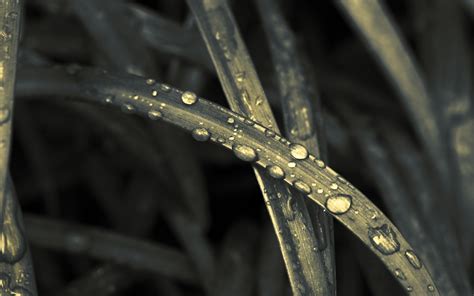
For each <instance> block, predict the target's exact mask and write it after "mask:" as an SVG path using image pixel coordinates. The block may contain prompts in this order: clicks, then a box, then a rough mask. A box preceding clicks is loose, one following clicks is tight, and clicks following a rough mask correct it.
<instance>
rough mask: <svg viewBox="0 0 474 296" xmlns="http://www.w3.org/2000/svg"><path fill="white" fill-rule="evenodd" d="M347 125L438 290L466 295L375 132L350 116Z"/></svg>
mask: <svg viewBox="0 0 474 296" xmlns="http://www.w3.org/2000/svg"><path fill="white" fill-rule="evenodd" d="M349 118H351V117H349ZM351 125H356V127H355V132H354V133H355V137H354V138H355V139H356V142H357V144H358V145H359V149H360V150H361V151H362V155H363V156H364V158H365V162H366V163H367V164H368V167H369V169H370V170H371V172H372V175H373V176H374V179H375V177H376V178H377V182H375V183H376V184H377V186H378V188H379V191H380V192H381V194H382V197H383V200H384V202H385V204H386V205H387V209H388V210H389V211H390V213H391V214H392V217H393V220H394V221H395V223H396V225H397V226H398V227H399V228H400V230H401V231H402V233H403V234H404V235H405V236H406V238H407V239H408V240H409V241H410V242H411V243H412V244H413V246H414V247H415V248H416V249H417V250H418V252H419V255H420V257H421V258H423V261H424V262H426V264H427V265H428V266H429V269H430V271H431V273H432V275H433V277H434V279H435V280H436V284H437V285H438V288H439V289H440V292H441V293H442V294H443V295H464V294H466V293H467V294H469V290H464V291H462V290H457V289H456V287H455V286H454V283H453V281H452V279H451V278H450V274H451V272H450V270H449V269H448V268H446V266H447V264H446V262H444V261H445V260H444V258H443V256H442V254H443V253H442V252H440V250H439V249H437V248H436V245H435V244H432V243H431V236H430V235H429V233H430V232H429V231H428V229H427V227H426V223H427V221H426V220H424V219H422V218H423V217H422V216H421V215H419V213H417V212H416V210H415V206H416V204H415V203H414V202H413V200H411V197H410V194H409V193H408V191H407V188H406V185H405V184H403V183H402V181H401V180H400V176H399V175H398V172H397V171H396V169H395V167H394V165H393V160H391V159H390V158H389V156H388V155H387V151H386V149H384V147H383V146H382V145H381V143H379V142H378V141H377V139H376V134H375V132H373V130H371V128H370V127H369V124H368V123H365V124H364V123H361V124H357V119H354V118H353V119H351ZM374 217H375V216H374ZM375 219H376V217H375ZM398 276H400V277H404V276H403V273H401V272H399V273H398Z"/></svg>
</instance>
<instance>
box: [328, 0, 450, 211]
mask: <svg viewBox="0 0 474 296" xmlns="http://www.w3.org/2000/svg"><path fill="white" fill-rule="evenodd" d="M336 2H337V3H338V4H339V7H340V8H341V10H342V11H343V12H344V13H345V15H347V16H348V18H349V19H350V20H351V21H352V24H353V25H354V27H355V28H356V29H357V31H358V32H359V33H360V35H361V36H362V38H363V39H364V40H365V41H366V42H367V44H368V46H369V47H370V48H371V49H372V52H373V54H374V55H375V57H376V58H377V60H378V61H379V62H380V64H381V65H382V68H383V69H384V70H385V72H386V74H387V76H388V78H389V81H390V82H391V83H392V84H393V86H394V88H395V89H396V91H397V92H398V95H399V96H400V98H401V100H402V102H403V103H404V105H405V107H406V109H407V110H408V112H409V114H410V116H411V119H412V121H413V126H414V128H415V130H416V132H417V134H418V137H419V138H420V139H421V141H422V143H423V147H424V149H425V150H426V152H427V154H428V155H429V157H430V160H431V163H432V165H433V168H434V169H435V171H436V173H437V174H438V176H437V177H438V178H439V180H440V183H441V184H443V185H444V186H443V189H444V190H446V191H447V190H448V189H449V190H453V188H452V187H453V186H451V184H450V182H448V180H451V178H449V172H450V168H451V165H450V163H449V161H448V159H447V153H446V149H445V145H444V141H443V137H444V136H445V135H444V130H445V129H444V125H443V124H442V121H440V117H439V114H438V113H437V110H436V109H435V106H434V105H433V102H432V100H431V99H430V97H429V94H428V91H427V89H426V86H425V82H424V80H423V78H422V76H421V73H420V71H419V70H418V66H417V65H416V63H415V61H414V59H413V57H412V54H411V53H410V52H409V50H408V48H407V46H406V45H405V41H404V40H403V39H402V37H401V35H400V34H398V32H397V28H396V27H395V24H394V22H393V21H392V19H391V18H390V16H389V15H388V13H387V12H386V10H385V8H384V7H383V5H382V3H381V2H380V1H379V0H365V1H359V0H336ZM446 202H447V205H449V206H453V205H455V204H456V203H457V201H456V200H451V201H450V202H448V201H446ZM453 202H454V203H453Z"/></svg>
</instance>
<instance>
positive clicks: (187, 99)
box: [181, 91, 197, 105]
mask: <svg viewBox="0 0 474 296" xmlns="http://www.w3.org/2000/svg"><path fill="white" fill-rule="evenodd" d="M181 101H182V102H183V103H184V104H186V105H193V104H195V103H196V102H197V96H196V94H195V93H193V92H190V91H185V92H184V93H183V94H182V95H181Z"/></svg>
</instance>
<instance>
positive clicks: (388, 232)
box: [368, 224, 400, 255]
mask: <svg viewBox="0 0 474 296" xmlns="http://www.w3.org/2000/svg"><path fill="white" fill-rule="evenodd" d="M368 235H369V239H370V242H371V243H372V245H373V246H374V247H375V248H376V249H377V250H378V251H379V252H380V253H382V254H384V255H391V254H393V253H395V252H397V251H398V250H400V243H399V242H398V240H397V234H396V233H395V232H394V231H393V230H392V228H390V226H388V225H387V224H384V225H382V226H380V227H375V228H372V227H369V231H368Z"/></svg>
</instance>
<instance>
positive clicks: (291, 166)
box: [288, 161, 296, 168]
mask: <svg viewBox="0 0 474 296" xmlns="http://www.w3.org/2000/svg"><path fill="white" fill-rule="evenodd" d="M288 167H290V168H295V167H296V162H294V161H290V162H289V163H288Z"/></svg>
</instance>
